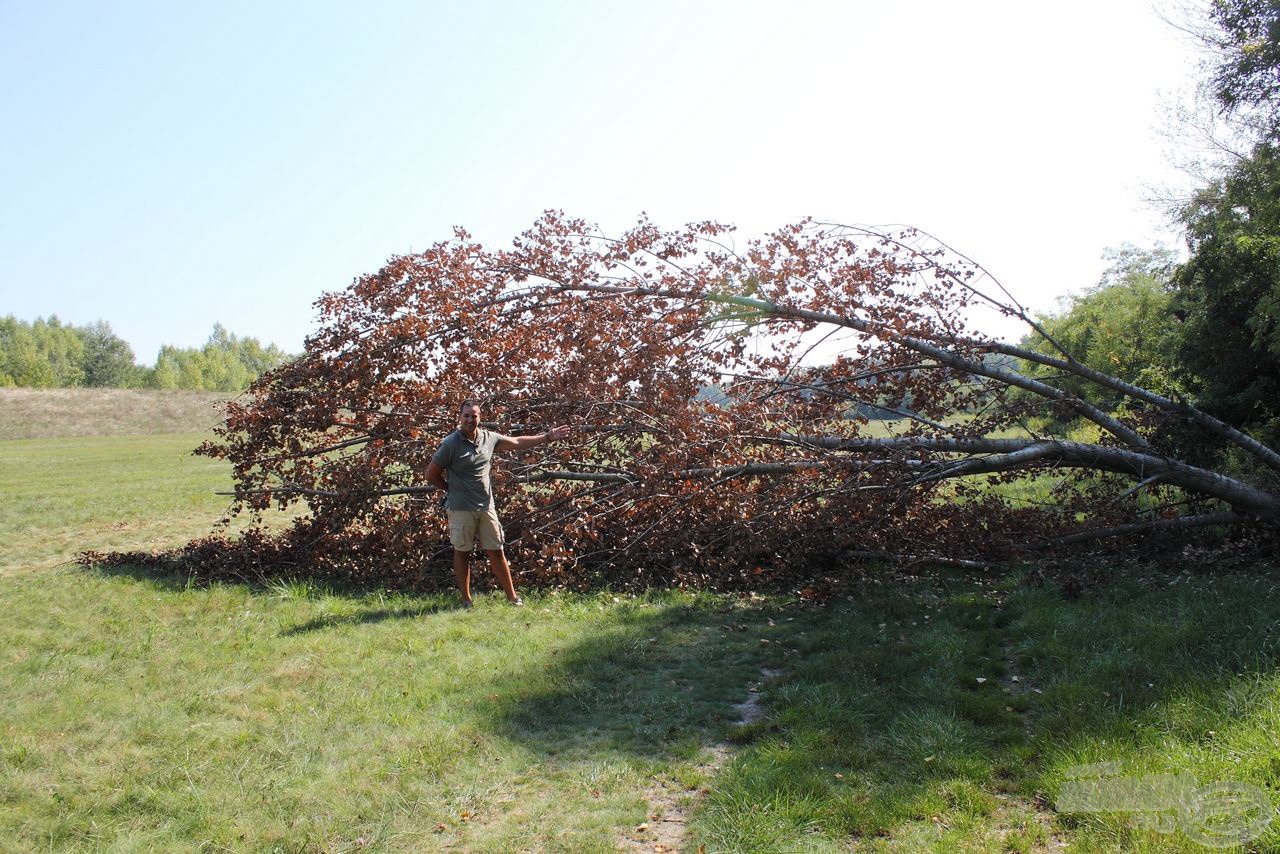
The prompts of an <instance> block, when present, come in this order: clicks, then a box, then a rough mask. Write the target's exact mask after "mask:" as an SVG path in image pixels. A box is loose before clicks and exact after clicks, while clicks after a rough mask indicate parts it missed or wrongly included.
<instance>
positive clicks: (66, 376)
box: [0, 315, 290, 392]
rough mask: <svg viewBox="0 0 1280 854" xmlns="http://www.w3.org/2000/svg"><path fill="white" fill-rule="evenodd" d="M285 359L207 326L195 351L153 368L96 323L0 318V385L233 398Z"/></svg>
mask: <svg viewBox="0 0 1280 854" xmlns="http://www.w3.org/2000/svg"><path fill="white" fill-rule="evenodd" d="M289 358H290V356H289V355H288V354H287V353H285V352H284V351H283V350H281V349H280V348H279V347H277V346H276V345H274V344H271V345H268V346H266V347H263V346H262V344H260V343H259V342H258V340H257V339H256V338H241V337H239V336H237V335H232V334H231V333H229V332H228V331H227V330H226V328H225V327H223V326H222V324H220V323H219V324H214V327H213V333H212V334H211V335H210V336H209V340H208V341H207V342H205V345H204V346H203V347H199V348H197V347H185V348H184V347H172V346H169V345H165V346H163V347H161V348H160V353H159V355H158V356H157V357H156V363H155V366H154V367H146V366H143V365H139V364H137V363H136V362H135V360H134V354H133V348H132V347H130V346H129V343H128V342H127V341H125V340H124V339H123V338H121V337H120V336H118V335H116V334H115V333H114V332H113V331H112V330H111V324H109V323H107V322H106V321H103V320H99V321H97V322H95V323H90V324H87V325H85V326H73V325H71V324H67V323H63V322H62V321H60V320H59V319H58V318H57V317H50V318H48V319H47V320H46V319H44V318H36V320H34V321H33V322H30V323H28V322H26V321H23V320H18V319H17V318H16V317H14V316H13V315H9V316H8V317H5V318H3V319H0V387H14V386H18V387H22V388H75V387H79V386H85V387H97V388H158V389H191V390H198V391H226V392H236V391H242V390H243V389H245V388H246V387H247V386H248V385H249V383H251V382H252V381H253V380H254V379H256V378H257V377H258V375H259V374H261V373H263V372H264V371H267V370H269V369H271V368H274V367H276V366H277V365H280V364H282V363H284V362H285V361H287V360H288V359H289Z"/></svg>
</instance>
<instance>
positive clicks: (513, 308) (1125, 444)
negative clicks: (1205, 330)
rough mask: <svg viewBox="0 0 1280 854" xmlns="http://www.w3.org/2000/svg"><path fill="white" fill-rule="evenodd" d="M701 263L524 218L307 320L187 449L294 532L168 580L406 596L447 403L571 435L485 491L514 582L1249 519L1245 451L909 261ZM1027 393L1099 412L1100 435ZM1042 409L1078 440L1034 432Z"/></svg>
mask: <svg viewBox="0 0 1280 854" xmlns="http://www.w3.org/2000/svg"><path fill="white" fill-rule="evenodd" d="M732 240H733V232H732V229H730V228H728V227H725V226H721V225H717V224H713V223H701V224H695V225H691V226H689V227H687V228H683V229H675V230H663V229H659V228H657V227H655V226H654V225H652V224H650V223H648V222H647V221H641V222H640V223H639V224H638V225H637V226H636V227H635V228H633V229H632V230H630V231H628V232H626V233H625V234H622V235H620V236H617V237H606V236H605V235H603V234H601V233H599V231H598V230H596V229H594V228H592V227H589V226H588V225H587V224H586V223H584V222H582V221H578V220H572V219H567V218H564V217H563V216H561V215H558V214H554V213H549V214H547V215H546V216H544V217H543V218H542V219H541V220H540V221H539V222H538V223H536V224H535V226H534V227H533V228H531V229H530V230H529V231H527V232H526V233H524V234H522V235H521V236H520V237H519V238H517V239H516V240H515V241H514V243H513V245H512V246H511V247H510V248H505V249H491V248H486V247H484V246H482V245H480V244H478V243H476V242H474V241H473V240H471V239H470V237H469V236H468V235H467V234H466V233H465V232H462V231H459V232H457V234H456V235H455V239H454V240H451V241H447V242H442V243H439V244H436V245H435V246H432V247H431V248H430V249H428V250H426V251H425V252H422V253H419V254H415V255H407V256H403V257H396V258H393V259H391V261H389V262H388V264H387V265H386V266H385V267H384V268H383V269H381V270H379V271H378V272H376V273H373V274H371V275H368V276H365V277H363V278H361V279H359V280H357V281H356V282H355V283H354V284H353V285H352V286H351V288H349V289H348V290H346V291H343V292H339V293H332V294H328V295H326V296H325V297H323V298H322V299H321V300H320V301H319V303H318V307H319V309H320V315H321V318H320V328H319V331H318V332H317V333H316V334H314V335H313V336H311V338H309V339H308V341H307V343H306V352H305V353H304V354H303V356H302V357H301V358H299V359H297V360H295V361H293V362H291V363H289V364H287V365H284V366H282V367H280V368H278V369H276V370H274V371H272V372H270V373H268V374H266V375H264V376H263V377H262V378H261V379H259V380H258V381H257V382H256V383H255V384H254V385H253V387H252V388H251V389H250V390H249V392H248V393H247V394H246V395H245V396H244V397H243V398H241V399H240V400H238V401H236V402H234V403H232V404H231V405H230V407H229V409H228V414H227V420H226V423H225V424H224V425H223V426H222V427H220V428H219V429H218V430H217V431H216V432H217V434H218V438H217V439H216V440H215V441H212V442H209V443H206V444H205V445H203V446H202V447H201V448H200V449H199V452H200V453H203V454H207V455H210V456H214V457H219V458H225V459H228V460H230V461H231V462H232V463H233V466H234V477H235V481H236V487H235V493H234V501H235V507H236V509H237V510H246V511H248V512H251V513H260V512H262V511H264V510H265V509H266V508H268V507H270V506H272V505H276V506H280V507H287V506H289V505H291V504H294V503H295V502H305V503H306V505H307V506H308V508H309V513H307V514H306V515H305V516H304V517H303V518H301V519H299V520H298V522H297V523H296V524H295V525H294V527H293V528H292V529H291V530H289V531H287V532H285V533H283V534H280V535H276V536H268V535H267V534H265V533H264V532H263V531H261V530H257V529H254V530H251V532H250V533H249V534H247V535H246V536H245V538H244V539H242V540H241V541H240V542H239V544H238V545H237V544H234V543H231V542H229V541H221V540H211V541H207V542H204V543H200V544H193V546H192V549H191V552H190V557H191V559H192V560H194V561H195V562H196V563H198V564H199V565H200V566H202V567H204V568H205V569H206V570H207V571H208V572H209V573H211V574H219V573H232V574H236V573H240V572H242V571H243V570H245V569H246V567H248V566H249V565H253V567H255V568H256V569H255V570H254V571H267V570H268V569H270V568H273V567H274V568H276V569H278V570H280V571H286V572H294V573H297V572H318V573H325V574H329V573H338V574H342V575H346V576H355V577H358V578H369V579H378V580H381V581H384V582H392V583H395V582H396V581H397V580H407V579H420V578H423V577H429V576H430V575H431V573H425V574H424V568H425V566H426V564H427V563H429V562H430V561H431V560H432V559H433V558H441V559H443V558H445V557H446V556H447V554H448V546H447V543H446V542H445V539H444V530H443V528H444V526H443V521H442V518H441V515H442V514H441V512H440V511H439V509H438V507H437V506H436V502H435V501H433V500H432V496H431V495H430V492H431V487H429V486H427V485H426V481H425V479H424V477H423V473H424V472H425V470H426V466H427V463H428V462H429V460H430V457H431V454H432V453H433V452H434V450H435V448H436V447H437V445H438V443H439V441H440V439H441V438H442V437H443V436H444V434H445V433H447V432H448V431H449V430H450V429H452V427H453V418H454V415H455V413H456V410H457V406H458V402H459V401H460V400H461V399H463V398H465V397H478V398H480V399H482V400H483V401H484V402H485V412H486V414H488V415H490V417H492V418H494V419H495V422H496V427H497V428H498V429H500V430H502V431H503V432H510V433H520V432H529V431H537V430H539V429H541V428H542V426H544V425H549V424H557V423H571V424H574V425H575V427H576V435H575V438H574V439H573V440H572V441H569V442H564V443H558V444H556V445H551V446H541V447H539V448H537V449H535V450H534V451H533V452H532V453H529V454H526V455H524V456H522V457H520V458H518V459H512V460H509V461H508V462H507V463H506V464H505V465H503V466H502V467H501V470H499V471H497V472H496V473H495V477H496V481H497V484H496V485H497V491H498V495H499V501H500V507H499V510H500V513H501V514H502V516H503V519H504V522H505V524H506V527H507V529H508V534H509V537H510V538H511V544H510V546H509V549H510V550H511V551H512V552H514V558H515V560H514V561H513V562H514V563H515V564H516V565H517V566H518V567H519V568H520V569H521V570H523V572H524V575H525V578H526V581H542V582H545V583H560V584H577V583H585V582H586V581H587V580H588V579H591V580H594V579H597V578H599V577H600V576H602V575H603V576H605V577H607V578H609V579H610V580H612V581H614V582H615V583H622V584H652V583H696V584H721V585H723V584H733V583H747V584H750V583H755V582H756V581H758V580H761V579H767V578H771V577H774V576H776V575H777V574H779V573H785V572H788V571H792V570H795V569H796V568H805V567H807V568H812V566H813V564H814V563H815V562H823V561H828V562H829V561H830V559H831V558H832V557H834V556H840V555H849V554H877V555H890V556H891V555H910V556H911V557H912V559H916V560H921V559H937V560H947V561H952V562H960V563H962V564H963V563H966V562H973V561H989V560H996V559H1004V558H1008V557H1010V556H1015V555H1017V554H1019V553H1020V552H1021V551H1023V550H1025V549H1030V548H1044V547H1046V546H1050V545H1055V546H1058V547H1061V546H1062V545H1064V544H1070V543H1073V542H1079V541H1084V540H1089V539H1094V538H1097V537H1104V536H1112V537H1114V536H1123V537H1127V538H1134V537H1137V536H1140V535H1141V534H1142V533H1143V532H1146V531H1169V530H1178V529H1185V528H1187V527H1191V526H1195V525H1206V524H1212V525H1244V526H1255V527H1259V528H1274V526H1275V525H1276V523H1277V522H1278V521H1280V490H1278V489H1277V473H1280V454H1278V453H1277V452H1276V451H1275V450H1274V449H1273V448H1271V447H1269V446H1267V445H1266V444H1264V443H1262V442H1259V441H1258V440H1257V439H1255V438H1254V437H1252V436H1250V435H1249V433H1248V432H1246V431H1245V430H1242V429H1240V428H1239V427H1236V426H1232V425H1228V424H1225V423H1223V422H1221V421H1220V420H1218V419H1215V418H1213V417H1212V416H1210V415H1208V414H1207V413H1204V412H1202V411H1200V410H1199V409H1197V408H1196V407H1195V406H1194V405H1192V404H1191V403H1190V402H1188V401H1185V400H1173V399H1170V398H1166V397H1163V396H1161V395H1158V394H1155V393H1153V392H1151V391H1148V390H1145V389H1142V388H1139V387H1137V386H1134V385H1132V384H1129V383H1126V382H1123V381H1121V380H1119V379H1117V378H1115V377H1111V376H1108V375H1105V374H1102V373H1100V372H1098V371H1095V370H1093V369H1090V368H1088V367H1087V366H1085V365H1083V364H1082V363H1081V362H1079V361H1077V360H1076V359H1074V358H1073V357H1072V354H1070V353H1068V352H1065V351H1063V350H1062V349H1061V348H1055V347H1053V346H1051V347H1048V348H1044V349H1046V350H1049V351H1051V352H1050V354H1046V353H1043V352H1037V351H1033V350H1030V349H1026V348H1022V347H1019V346H1016V345H1012V344H1008V343H1005V342H1002V341H998V340H994V339H992V338H989V337H986V336H983V335H982V334H980V333H977V332H975V331H972V330H970V329H969V328H968V326H967V318H968V317H969V316H970V315H971V313H972V312H973V311H974V310H975V309H977V308H985V309H987V310H994V311H996V312H999V313H1001V314H1003V315H1005V316H1007V317H1013V318H1017V319H1019V320H1021V321H1023V322H1025V323H1026V324H1027V325H1028V327H1029V328H1030V329H1031V330H1032V331H1034V332H1037V333H1038V334H1043V330H1040V329H1039V328H1038V327H1037V326H1036V324H1035V321H1034V320H1033V318H1032V317H1031V316H1030V315H1029V314H1028V313H1027V312H1026V311H1025V310H1024V309H1023V308H1022V307H1021V306H1020V305H1019V304H1018V303H1017V302H1016V301H1015V300H1013V299H1012V298H1011V297H1010V296H1009V295H1008V294H1007V293H1005V292H1004V290H1003V289H1002V288H1000V287H999V285H998V284H996V283H995V282H994V281H993V280H992V279H991V278H990V277H989V276H988V275H987V274H986V273H985V272H984V271H983V270H982V269H981V268H980V267H978V266H977V265H976V264H974V263H972V262H971V261H969V260H967V259H965V258H964V257H963V256H960V255H958V254H957V253H955V252H953V251H951V250H949V249H948V248H947V247H945V246H943V245H941V244H938V243H937V242H936V241H933V240H931V239H930V238H928V237H927V236H925V235H923V234H920V233H918V232H914V231H909V230H908V231H898V232H887V231H877V230H871V229H864V228H854V227H848V226H841V225H834V224H824V223H817V222H813V221H805V222H801V223H798V224H796V225H792V226H788V227H786V228H783V229H781V230H779V231H777V232H775V233H773V234H771V235H769V236H767V237H764V238H761V239H758V240H752V241H748V242H746V243H745V244H744V245H743V246H742V247H741V248H735V247H734V245H733V244H732V242H731V241H732ZM1052 343H1053V342H1050V344H1051V345H1052ZM1020 360H1021V361H1020ZM1024 362H1034V363H1037V364H1039V365H1041V366H1044V367H1046V368H1050V369H1052V371H1054V372H1056V373H1054V374H1050V375H1049V376H1047V377H1046V376H1044V375H1043V373H1044V372H1043V371H1041V372H1038V373H1039V374H1040V376H1039V377H1038V378H1032V377H1030V376H1028V375H1027V374H1026V373H1024V372H1022V371H1020V370H1019V365H1020V364H1022V363H1024ZM1054 377H1060V378H1065V377H1073V378H1075V379H1076V382H1075V383H1073V384H1072V385H1073V386H1075V387H1078V384H1079V381H1084V382H1086V383H1091V384H1095V385H1098V386H1102V387H1105V388H1106V389H1108V390H1110V391H1111V392H1113V393H1114V394H1116V395H1119V396H1120V397H1121V398H1122V399H1123V400H1124V401H1125V404H1124V405H1123V406H1121V407H1120V408H1119V409H1118V410H1116V411H1104V410H1102V409H1100V408H1098V407H1096V406H1094V405H1092V404H1090V403H1089V402H1088V401H1087V400H1085V399H1083V398H1082V397H1080V396H1077V395H1075V394H1072V393H1070V392H1068V391H1065V390H1064V389H1063V388H1060V387H1059V384H1055V379H1054ZM1046 410H1052V411H1054V412H1055V413H1058V414H1059V415H1061V414H1062V413H1070V414H1071V415H1073V416H1075V417H1076V418H1078V419H1079V420H1080V421H1081V423H1086V424H1088V425H1091V428H1090V432H1089V438H1088V439H1087V440H1080V439H1079V437H1076V438H1075V439H1068V438H1065V437H1063V436H1054V435H1039V434H1037V432H1036V430H1035V428H1034V424H1035V423H1037V422H1036V420H1035V418H1034V417H1035V416H1036V415H1037V413H1042V412H1044V411H1046ZM868 413H873V414H882V415H884V416H885V418H882V419H876V420H871V419H870V418H869V417H868ZM1188 431H1194V433H1195V435H1198V436H1200V437H1202V438H1201V439H1200V440H1199V441H1201V442H1203V443H1212V444H1213V445H1214V446H1215V447H1220V448H1227V449H1231V452H1232V453H1233V454H1234V457H1233V459H1234V462H1233V467H1232V469H1231V470H1230V471H1228V470H1226V469H1225V468H1223V469H1216V468H1214V467H1212V466H1209V467H1206V466H1205V465H1203V464H1200V465H1197V464H1192V462H1189V461H1187V460H1186V459H1183V458H1182V457H1181V456H1180V455H1179V454H1178V453H1176V448H1177V447H1179V446H1180V445H1183V444H1185V443H1186V441H1187V436H1188ZM1170 437H1177V440H1176V441H1174V439H1171V438H1170ZM1241 460H1247V461H1248V462H1247V463H1246V464H1243V465H1242V464H1241V462H1240V461H1241ZM442 575H443V574H442Z"/></svg>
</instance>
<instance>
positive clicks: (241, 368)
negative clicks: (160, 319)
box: [150, 323, 289, 392]
mask: <svg viewBox="0 0 1280 854" xmlns="http://www.w3.org/2000/svg"><path fill="white" fill-rule="evenodd" d="M288 358H289V356H288V355H287V354H286V353H285V352H284V351H283V350H281V349H280V348H279V347H277V346H276V345H274V344H272V345H270V346H268V347H263V346H262V344H260V343H259V342H258V340H257V339H255V338H240V337H238V336H236V335H233V334H231V333H230V332H228V331H227V329H226V327H225V326H223V325H222V324H221V323H216V324H214V327H213V332H212V333H211V334H210V335H209V340H208V341H206V342H205V345H204V346H203V347H201V348H200V349H196V348H193V347H189V348H179V347H172V346H169V345H165V346H164V347H161V348H160V353H159V355H158V356H157V357H156V365H155V368H154V369H153V370H152V371H151V375H150V384H151V385H152V386H153V387H155V388H184V389H200V390H205V391H227V392H236V391H243V390H244V389H245V388H247V387H248V386H249V384H250V383H251V382H253V381H254V380H255V379H257V378H258V376H259V375H260V374H262V373H263V372H264V371H267V370H270V369H271V368H274V367H276V366H278V365H281V364H283V363H284V362H286V361H287V360H288Z"/></svg>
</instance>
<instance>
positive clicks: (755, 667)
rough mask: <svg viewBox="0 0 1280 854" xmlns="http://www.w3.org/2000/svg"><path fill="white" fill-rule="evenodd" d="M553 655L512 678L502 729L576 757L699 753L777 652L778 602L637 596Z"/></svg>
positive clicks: (495, 710)
mask: <svg viewBox="0 0 1280 854" xmlns="http://www.w3.org/2000/svg"><path fill="white" fill-rule="evenodd" d="M613 607H614V615H613V617H612V618H611V619H610V620H609V621H608V622H607V623H606V624H604V625H603V626H602V627H601V630H600V631H599V632H593V633H592V634H591V635H590V636H588V637H586V638H584V639H583V640H582V641H581V642H579V643H577V644H575V645H572V646H570V647H568V648H565V649H563V650H561V651H559V652H558V653H557V654H556V655H555V656H554V663H551V664H547V665H545V666H544V670H543V672H542V673H540V674H531V675H529V677H528V678H525V679H523V680H522V681H521V683H520V685H519V686H518V687H516V688H514V689H513V688H512V687H511V686H510V685H505V686H497V685H495V686H494V688H495V691H498V696H499V697H501V699H500V701H499V702H497V703H495V704H494V705H493V706H492V707H491V708H490V709H489V711H488V723H489V725H490V726H491V727H492V729H493V730H494V731H495V732H497V733H499V734H501V735H502V736H504V737H506V738H508V739H511V740H513V741H515V742H517V743H520V744H523V745H525V746H527V747H529V748H531V749H533V750H535V751H538V752H539V753H542V754H544V755H546V756H549V757H558V758H560V759H563V760H567V761H572V760H580V759H593V760H594V759H600V758H602V757H605V756H629V757H637V758H643V759H655V760H662V759H671V758H684V759H693V758H695V757H696V756H697V755H698V753H699V752H700V750H701V749H702V748H703V747H705V746H707V745H710V744H713V743H719V742H721V741H723V739H724V737H725V733H726V731H727V729H728V728H729V726H730V725H731V723H732V722H733V721H734V720H736V718H737V714H736V712H735V710H734V706H735V705H736V704H738V703H741V702H743V701H744V700H745V699H746V698H747V696H748V684H749V683H751V682H753V681H759V679H760V672H761V668H762V667H763V666H765V664H766V663H767V662H769V661H771V660H772V659H773V657H774V656H771V654H770V652H768V651H767V649H766V648H767V647H768V645H769V644H768V643H765V642H764V641H768V640H769V638H770V637H771V636H776V632H777V629H776V627H771V626H770V622H771V615H775V616H776V615H779V614H780V613H781V610H782V607H783V606H781V605H780V604H778V603H777V602H773V601H770V600H765V599H740V600H733V599H727V598H720V597H710V596H707V597H697V598H696V599H695V600H694V601H692V602H690V601H688V600H687V599H686V600H685V601H684V602H679V603H673V602H663V601H661V600H660V599H658V600H654V601H645V600H632V602H631V604H629V605H624V606H616V605H615V606H613Z"/></svg>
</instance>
